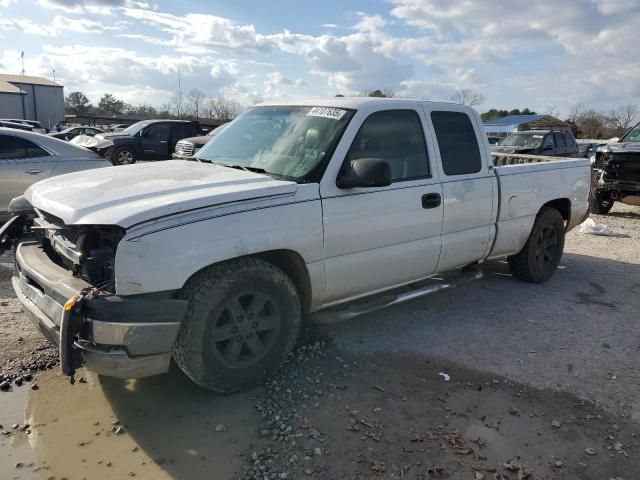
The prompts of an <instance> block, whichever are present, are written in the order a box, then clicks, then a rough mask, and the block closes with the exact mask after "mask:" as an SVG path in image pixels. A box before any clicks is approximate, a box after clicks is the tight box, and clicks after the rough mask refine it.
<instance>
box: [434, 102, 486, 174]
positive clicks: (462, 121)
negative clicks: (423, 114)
mask: <svg viewBox="0 0 640 480" xmlns="http://www.w3.org/2000/svg"><path fill="white" fill-rule="evenodd" d="M431 121H432V122H433V129H434V130H435V132H436V139H437V140H438V147H439V148H440V158H441V159H442V169H443V171H444V173H445V175H468V174H471V173H478V172H479V171H480V170H482V158H481V157H480V146H479V145H478V137H477V136H476V132H475V130H474V128H473V124H472V123H471V119H470V118H469V116H468V115H467V114H466V113H462V112H446V111H433V112H431Z"/></svg>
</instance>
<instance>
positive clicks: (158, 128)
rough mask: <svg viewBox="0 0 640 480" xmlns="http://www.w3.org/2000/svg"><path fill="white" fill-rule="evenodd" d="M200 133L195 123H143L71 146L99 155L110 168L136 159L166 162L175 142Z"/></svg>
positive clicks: (81, 140)
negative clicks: (106, 161)
mask: <svg viewBox="0 0 640 480" xmlns="http://www.w3.org/2000/svg"><path fill="white" fill-rule="evenodd" d="M201 134H202V127H200V124H199V123H198V122H190V121H187V120H143V121H141V122H138V123H134V124H133V125H131V126H130V127H127V128H125V129H124V130H123V131H122V132H119V133H103V134H100V135H96V136H95V137H94V138H81V139H78V141H76V142H74V143H75V144H76V145H79V146H82V147H86V148H89V149H91V150H93V151H94V152H97V153H99V154H100V155H102V156H103V157H105V158H108V159H109V160H111V162H112V163H113V164H114V165H128V164H131V163H135V162H136V161H137V160H167V159H170V158H171V154H172V153H173V151H174V150H175V148H176V144H177V143H178V140H182V139H183V138H187V137H194V136H196V135H201Z"/></svg>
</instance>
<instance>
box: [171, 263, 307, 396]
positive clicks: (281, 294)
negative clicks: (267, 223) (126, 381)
mask: <svg viewBox="0 0 640 480" xmlns="http://www.w3.org/2000/svg"><path fill="white" fill-rule="evenodd" d="M183 296H184V298H186V299H187V300H189V308H188V311H187V316H186V318H185V320H184V322H183V324H182V327H181V330H180V333H179V335H178V340H177V341H176V346H175V349H174V359H175V360H176V363H177V364H178V365H179V366H180V368H181V369H182V371H183V372H184V373H185V374H186V375H187V376H188V377H190V378H191V379H192V380H193V381H194V382H196V383H197V384H198V385H200V386H202V387H205V388H208V389H210V390H214V391H217V392H223V393H230V392H236V391H239V390H244V389H246V388H249V387H251V386H253V385H255V384H257V383H258V382H259V381H260V380H261V379H263V378H264V377H265V376H266V375H267V374H270V373H273V372H275V371H276V370H277V368H278V367H279V366H280V364H281V363H282V362H283V361H284V359H285V358H286V357H287V355H288V354H289V352H290V351H291V350H292V349H293V346H294V344H295V342H296V339H297V337H298V332H299V330H300V322H301V307H300V299H299V297H298V293H297V291H296V288H295V286H294V285H293V283H292V282H291V279H290V278H289V277H288V276H287V275H286V274H285V273H284V272H282V270H280V269H279V268H277V267H276V266H274V265H273V264H271V263H268V262H266V261H264V260H261V259H257V258H244V259H238V260H233V261H231V262H227V263H224V264H221V265H217V266H214V267H211V268H209V269H206V270H204V271H202V272H200V273H199V274H196V275H195V276H194V278H193V279H191V280H190V281H189V282H188V284H187V286H186V287H185V288H184V290H183Z"/></svg>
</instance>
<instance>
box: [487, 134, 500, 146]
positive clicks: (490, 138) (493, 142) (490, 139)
mask: <svg viewBox="0 0 640 480" xmlns="http://www.w3.org/2000/svg"><path fill="white" fill-rule="evenodd" d="M487 140H488V142H489V145H498V144H499V143H500V140H502V137H494V136H490V135H487Z"/></svg>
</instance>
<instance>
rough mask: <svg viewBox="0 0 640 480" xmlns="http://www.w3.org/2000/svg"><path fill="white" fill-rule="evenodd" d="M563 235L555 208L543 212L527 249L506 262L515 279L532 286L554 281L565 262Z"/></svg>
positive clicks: (561, 225) (538, 217)
mask: <svg viewBox="0 0 640 480" xmlns="http://www.w3.org/2000/svg"><path fill="white" fill-rule="evenodd" d="M564 233H565V230H564V219H563V218H562V215H560V212H559V211H558V210H556V209H555V208H548V207H544V208H542V210H540V212H539V213H538V216H537V217H536V221H535V223H534V224H533V229H532V230H531V235H529V239H528V240H527V243H526V244H525V246H524V248H523V249H522V250H520V252H518V253H517V254H515V255H512V256H510V257H508V259H507V260H508V262H509V269H510V270H511V273H512V275H513V276H514V277H516V278H517V279H518V280H522V281H525V282H530V283H541V282H544V281H546V280H548V279H549V278H551V276H552V275H553V273H554V272H555V270H556V268H558V265H559V264H560V259H561V258H562V252H563V251H564Z"/></svg>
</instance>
